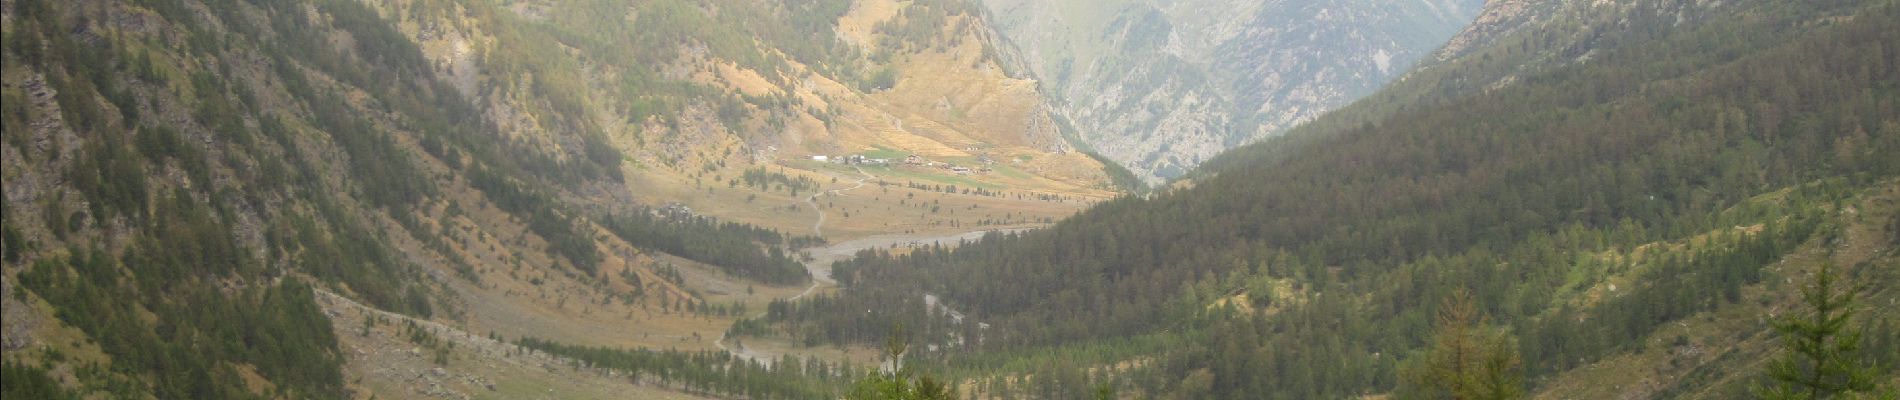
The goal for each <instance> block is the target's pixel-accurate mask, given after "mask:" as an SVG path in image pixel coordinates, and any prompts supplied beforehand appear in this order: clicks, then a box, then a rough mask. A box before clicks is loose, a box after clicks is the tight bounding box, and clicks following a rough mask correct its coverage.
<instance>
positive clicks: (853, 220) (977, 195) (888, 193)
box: [0, 0, 1112, 398]
mask: <svg viewBox="0 0 1900 400" xmlns="http://www.w3.org/2000/svg"><path fill="white" fill-rule="evenodd" d="M960 4H962V3H958V2H908V3H901V4H900V3H894V2H872V1H866V2H844V1H801V2H771V3H760V2H750V1H655V2H640V3H636V4H629V3H618V2H607V1H583V2H551V3H550V2H508V3H495V2H483V1H457V0H427V1H403V0H391V1H352V0H323V1H279V0H255V1H236V0H206V1H198V0H154V1H115V0H82V1H50V0H17V1H15V0H8V1H5V2H4V3H0V11H4V12H3V13H0V21H4V30H5V40H4V41H0V45H4V51H0V58H4V62H3V63H0V81H3V82H4V84H5V86H4V90H0V95H4V102H0V103H3V105H4V110H0V111H3V112H0V117H4V118H5V119H4V131H3V132H4V138H5V140H4V146H0V165H3V166H4V172H3V174H4V179H5V196H4V202H0V204H4V207H5V208H4V210H5V212H4V214H5V216H6V217H5V223H4V232H0V239H3V241H4V252H5V264H4V265H5V267H4V269H0V271H3V272H4V273H3V274H0V288H4V290H5V293H6V295H5V296H4V297H5V300H4V301H6V307H5V308H6V313H7V315H8V317H7V318H6V319H5V330H4V337H5V343H6V346H5V348H4V357H5V361H6V363H7V365H8V367H7V368H8V369H7V371H8V374H9V375H8V376H10V377H11V376H15V375H13V374H14V372H16V371H25V372H21V374H22V375H21V376H39V375H44V376H48V377H50V379H52V380H53V381H56V382H58V383H59V387H60V388H63V389H66V390H70V391H72V392H74V393H75V394H77V395H80V396H91V397H101V396H103V397H115V398H143V397H156V398H245V397H289V398H341V397H369V396H376V397H379V398H381V397H392V396H394V397H403V396H425V395H430V394H429V392H428V391H427V389H430V388H426V387H421V386H422V385H426V384H427V383H428V382H425V381H420V380H416V379H412V378H414V376H413V375H408V376H405V375H404V374H403V372H404V371H399V369H400V368H395V367H391V368H378V366H375V365H363V363H365V362H371V360H388V358H386V357H391V355H392V354H397V355H400V354H405V353H406V354H409V355H410V356H413V357H417V358H423V357H424V356H423V355H424V354H429V355H433V356H434V357H428V358H433V360H422V359H418V360H406V361H404V362H400V363H399V364H403V365H402V367H403V368H410V367H414V366H415V365H417V364H421V365H427V364H429V363H434V364H436V365H437V367H439V368H444V369H445V370H446V371H449V372H445V373H454V374H463V373H468V371H507V369H506V368H503V369H493V368H477V367H470V366H466V365H456V363H459V362H466V361H465V360H487V361H493V360H498V359H500V360H516V361H518V360H519V359H510V358H506V357H502V358H497V357H496V355H495V354H478V353H474V351H479V350H495V349H494V348H490V346H489V344H491V343H492V342H495V341H502V342H514V341H518V340H520V339H523V338H527V337H533V338H537V341H536V342H534V343H556V344H560V345H564V346H584V347H596V346H598V347H604V348H615V349H669V350H665V351H663V350H654V353H653V354H654V356H653V357H656V358H657V359H663V360H665V362H667V363H668V364H667V365H668V367H667V368H668V369H667V372H666V373H665V374H662V376H663V378H660V379H656V380H652V381H625V380H619V382H624V383H627V384H629V385H638V386H642V388H640V389H639V390H645V391H650V392H652V393H667V394H669V395H677V394H678V393H673V392H678V391H680V390H686V391H691V392H694V393H697V394H718V395H728V396H731V395H764V394H766V393H770V394H771V395H774V396H794V397H823V396H824V395H826V394H828V393H829V390H830V389H831V388H832V387H833V386H835V385H837V384H838V383H837V382H826V381H825V380H824V379H816V380H815V382H817V383H813V384H811V385H806V386H796V387H794V386H792V385H779V386H774V388H773V389H759V388H758V386H759V383H760V382H762V381H766V380H768V379H777V380H784V381H789V380H795V379H801V377H800V376H799V374H796V373H794V374H789V375H787V376H784V377H778V376H774V377H769V378H768V377H763V376H761V375H757V374H755V372H757V371H762V370H764V369H765V367H764V365H765V364H764V363H760V362H755V361H753V360H745V359H739V358H735V357H731V356H729V355H727V354H726V353H725V352H724V351H723V350H719V348H720V346H722V345H723V344H722V343H719V342H718V341H717V340H716V339H715V338H716V337H718V336H719V334H720V333H721V332H723V331H725V329H726V328H727V327H728V325H729V323H730V322H731V321H733V320H734V319H737V318H738V316H740V315H745V314H746V313H747V311H746V310H747V309H748V308H750V309H754V310H756V309H760V308H763V307H764V306H765V305H766V304H767V303H768V302H769V301H771V300H773V299H777V298H784V297H791V296H793V295H796V294H798V293H802V292H804V291H807V290H815V289H817V286H816V283H815V282H814V281H813V280H812V279H811V277H810V276H809V274H808V272H807V271H806V269H805V267H804V266H803V265H801V264H800V263H798V262H797V260H796V257H797V255H798V253H797V252H798V251H799V250H801V249H802V248H805V247H810V246H812V245H815V244H821V243H824V242H825V241H826V239H825V238H823V237H818V235H823V234H831V235H834V236H839V237H852V236H857V235H869V234H875V233H889V232H904V231H933V232H934V231H942V230H951V229H963V228H962V227H963V226H965V224H968V225H991V224H995V225H1021V224H1027V223H1034V222H1041V221H1048V220H1051V219H1054V218H1058V217H1061V216H1063V215H1066V214H1068V213H1071V212H1073V211H1074V210H1076V209H1078V208H1080V207H1081V206H1082V205H1083V204H1085V202H1086V201H1087V200H1088V199H1090V198H1100V197H1106V196H1108V195H1110V194H1111V193H1112V191H1111V190H1112V188H1110V187H1109V182H1108V181H1107V179H1106V176H1105V175H1104V173H1103V171H1102V170H1101V167H1102V165H1101V164H1100V163H1098V162H1096V161H1094V160H1093V159H1092V158H1089V157H1088V156H1086V155H1082V154H1079V153H1075V152H1071V151H1068V149H1067V148H1066V146H1065V145H1064V144H1063V143H1062V142H1061V141H1060V140H1059V136H1058V135H1057V133H1056V131H1055V128H1054V124H1053V123H1052V121H1051V120H1050V119H1049V117H1048V116H1047V114H1046V112H1045V111H1044V110H1043V109H1042V105H1041V103H1040V101H1039V100H1038V98H1037V96H1036V94H1035V93H1034V92H1033V91H1032V90H1029V89H1028V85H1027V83H1026V81H1024V80H1021V79H1017V78H1013V77H1010V76H1008V75H1006V74H1002V73H1000V72H999V71H1000V68H997V67H996V61H994V56H993V52H991V51H989V50H987V49H988V44H987V43H988V39H986V35H988V33H987V31H986V30H985V29H984V28H982V26H983V24H982V23H981V22H980V21H979V20H978V19H977V17H976V16H975V15H974V13H971V12H967V11H958V10H961V9H967V7H964V6H960ZM879 7H883V9H886V10H894V11H896V12H894V13H888V14H876V13H872V12H871V11H875V10H871V9H878V8H879ZM959 7H962V8H959ZM861 13H862V14H864V15H860V14H861ZM872 14H875V15H872ZM865 26H869V27H870V29H869V30H868V31H864V30H859V31H852V30H851V29H855V28H863V27H865ZM845 31H850V32H852V33H845ZM854 35H855V36H854ZM848 38H849V40H847V39H848ZM854 40H856V41H858V42H854ZM983 71H990V72H983ZM930 75H958V78H960V79H943V80H931V79H919V77H920V76H930ZM939 104H941V105H939ZM872 152H875V153H878V154H883V155H881V157H892V156H891V155H889V154H896V156H895V157H896V158H898V159H900V160H901V159H902V158H903V157H902V156H903V155H904V154H905V153H917V154H923V155H925V156H927V157H930V158H931V159H933V161H934V162H937V163H952V162H954V163H958V164H962V165H969V166H973V167H974V166H978V165H989V164H988V163H995V164H996V165H994V166H991V167H984V168H982V171H983V173H980V174H979V173H972V174H970V175H967V176H966V175H960V174H958V173H957V172H954V170H952V169H951V168H948V167H944V168H936V167H934V166H931V167H925V166H901V165H900V166H886V167H884V168H881V169H880V168H878V167H874V166H869V165H865V166H861V167H860V166H852V165H842V164H832V163H824V162H811V161H809V160H805V161H800V160H801V159H805V158H806V157H809V156H812V155H827V154H829V155H845V154H864V153H872ZM970 169H972V170H974V169H975V168H970ZM992 169H994V172H991V170H992ZM865 171H868V172H865ZM852 173H864V174H867V176H869V174H873V173H875V174H876V175H875V177H876V179H877V180H876V181H871V182H863V183H867V184H869V185H875V186H873V187H878V188H881V189H882V191H881V193H880V195H876V196H860V197H848V198H839V197H844V196H838V195H837V192H838V191H841V190H842V189H844V188H845V187H847V186H846V185H848V183H845V184H840V183H839V182H837V179H838V178H839V177H841V176H851V177H855V176H856V175H846V174H852ZM826 178H830V179H831V180H832V181H831V182H824V181H822V179H826ZM867 180H868V179H867ZM742 181H743V182H744V183H745V184H744V185H743V187H742V186H741V184H740V183H741V182H742ZM919 182H924V183H919ZM860 186H864V185H862V184H861V185H860ZM893 186H894V187H893ZM959 186H961V188H960V189H961V191H959ZM828 191H829V193H832V194H833V196H831V197H833V198H829V199H827V198H824V197H820V196H817V195H816V194H822V193H827V192H828ZM926 196H927V197H926ZM917 197H925V198H927V199H929V200H930V201H933V202H935V203H936V205H935V206H936V207H951V208H952V209H951V210H950V211H949V212H943V213H938V212H937V210H936V209H935V208H928V209H926V210H928V211H927V212H915V211H913V210H914V209H916V208H921V207H923V206H922V205H921V204H920V203H915V202H913V203H911V204H905V206H907V209H905V210H904V211H905V213H903V214H905V215H902V216H901V217H899V216H889V217H881V216H875V217H874V216H867V215H865V214H866V212H865V211H866V210H867V209H875V208H873V207H877V208H883V209H886V210H888V209H890V208H894V207H893V206H894V205H895V204H891V203H898V202H900V201H903V200H899V199H915V198H917ZM755 199H762V200H763V201H760V202H758V203H767V202H770V203H773V204H770V205H767V204H755V202H754V200H755ZM884 199H889V200H890V201H883V200H884ZM920 200H921V199H920ZM821 201H822V202H821ZM669 203H670V204H669ZM702 205H704V206H705V207H701V206H702ZM979 206H981V207H982V208H979ZM966 207H967V208H966ZM695 209H697V210H698V212H697V213H696V212H694V210H695ZM814 209H816V210H814ZM827 210H829V211H830V212H831V218H832V221H834V222H833V223H832V224H830V226H829V229H825V230H823V231H822V232H821V231H819V230H818V229H816V228H817V227H818V226H820V225H824V223H823V222H822V221H824V219H823V218H824V214H822V213H824V212H826V211H827ZM959 210H967V211H964V212H962V213H961V214H958V213H957V212H956V211H959ZM993 210H994V211H993ZM813 211H817V213H814V212H813ZM853 212H855V213H857V214H858V215H857V216H856V217H854V216H853V215H852V213H853ZM912 212H915V215H909V214H911V213H912ZM709 213H710V214H711V215H713V216H717V217H719V218H714V217H712V216H708V215H707V214H709ZM890 214H892V215H896V214H898V213H890ZM814 219H817V220H818V221H820V222H819V223H818V224H816V225H814V222H813V221H814ZM806 232H811V234H806ZM332 295H335V296H340V298H337V299H340V300H342V301H318V300H317V299H331V298H332V297H330V296H332ZM352 302H354V303H360V304H363V305H367V306H369V307H373V308H375V309H377V310H381V311H391V312H396V313H401V314H403V315H405V316H406V317H405V318H407V319H406V320H405V322H408V321H414V323H415V324H417V325H418V326H427V327H430V328H429V329H426V330H425V329H409V330H397V328H396V327H394V326H389V325H376V326H377V327H380V328H377V329H371V328H370V327H368V325H375V324H372V323H368V322H366V323H365V324H366V326H365V327H363V328H362V333H360V334H353V333H354V332H355V331H356V329H354V328H357V327H341V326H335V325H334V324H333V323H332V321H333V320H332V318H334V317H335V316H336V315H342V314H350V315H358V314H373V313H363V312H361V310H356V309H355V307H354V306H352V305H351V304H352ZM364 320H368V319H364ZM384 322H391V321H384ZM372 330H374V331H375V332H377V334H375V335H372V334H371V331H372ZM423 331H427V332H428V334H422V333H418V332H423ZM392 332H400V333H392ZM451 333H453V334H451ZM431 335H444V336H458V338H457V339H454V340H434V339H430V337H431ZM479 335H487V336H490V337H491V339H490V340H487V341H482V340H472V338H470V337H469V336H479ZM403 336H406V338H404V337H403ZM391 339H398V340H391ZM465 339H466V340H465ZM405 340H406V341H407V343H408V344H402V343H403V342H404V341H405ZM456 343H463V344H469V343H476V344H480V345H481V346H480V347H481V348H480V349H467V348H463V349H457V348H456V347H455V344H456ZM397 346H403V347H407V346H413V347H407V348H398V347H397ZM346 350H355V351H360V352H358V353H356V354H346ZM506 350H508V351H515V352H520V351H526V350H523V349H520V348H509V349H506ZM365 353H374V354H373V355H371V354H365ZM535 359H537V360H541V359H542V358H535ZM458 360H464V361H458ZM546 360H554V361H550V362H573V361H572V358H568V357H549V358H546ZM809 365H814V366H824V367H825V368H840V370H844V369H842V367H839V366H838V365H837V364H836V361H816V360H814V361H812V363H811V364H809ZM16 367H18V368H16ZM542 367H544V368H545V367H547V366H546V365H543V366H542ZM556 375H558V374H556ZM812 376H817V373H816V372H814V373H813V375H812ZM438 378H439V376H438ZM478 378H479V377H478ZM487 378H493V377H487ZM554 378H555V379H556V380H559V381H568V382H577V381H592V380H589V379H587V378H585V377H574V376H555V377H554ZM780 378H784V379H780ZM9 381H11V380H9ZM490 382H494V381H490ZM497 385H499V386H498V388H488V389H487V390H499V391H501V392H505V393H521V391H523V390H527V388H535V387H539V386H545V385H546V383H537V382H531V381H506V380H504V381H501V382H498V383H497ZM470 387H474V386H471V385H456V388H458V389H467V388H470ZM760 390H765V391H764V392H761V391H760ZM788 393H790V394H788ZM9 397H11V396H9Z"/></svg>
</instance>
